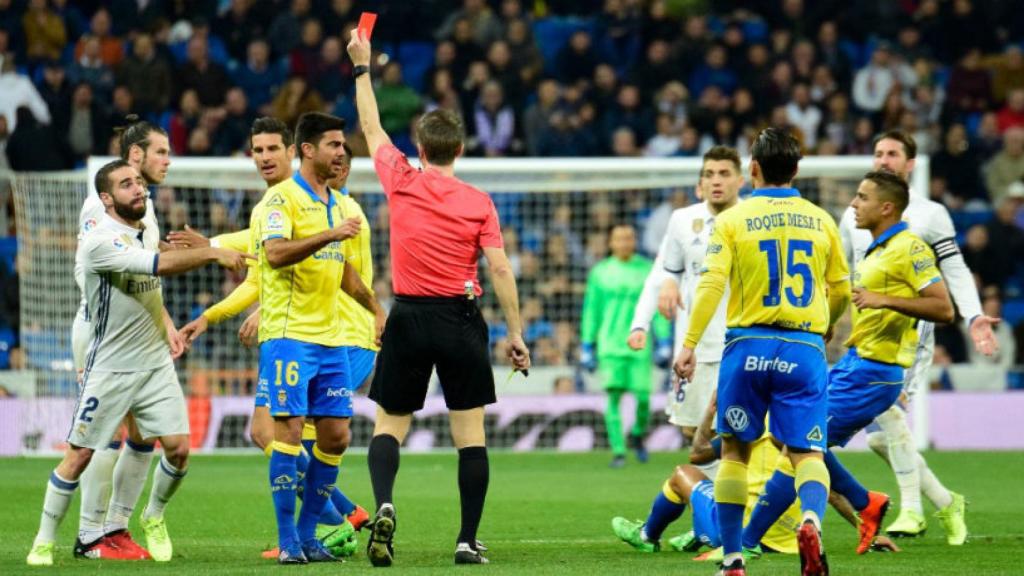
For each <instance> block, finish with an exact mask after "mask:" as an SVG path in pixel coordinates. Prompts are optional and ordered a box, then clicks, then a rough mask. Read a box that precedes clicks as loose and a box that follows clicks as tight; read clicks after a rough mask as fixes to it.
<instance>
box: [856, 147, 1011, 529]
mask: <svg viewBox="0 0 1024 576" xmlns="http://www.w3.org/2000/svg"><path fill="white" fill-rule="evenodd" d="M916 155H917V146H916V144H915V143H914V139H913V138H912V137H911V136H910V135H909V134H907V133H905V132H903V131H901V130H891V131H888V132H885V133H883V134H881V135H879V136H878V137H877V138H876V139H875V145H874V156H875V160H874V169H875V170H885V171H888V172H892V173H894V174H896V175H898V176H900V177H901V178H903V179H904V180H909V177H910V173H911V171H912V170H913V169H914V159H915V157H916ZM903 219H904V220H905V221H906V222H907V223H908V224H909V225H910V231H911V232H913V233H914V234H916V235H917V236H919V237H920V238H921V239H922V240H924V241H925V242H927V243H928V244H929V245H930V246H931V247H932V250H933V251H934V252H935V257H936V260H938V265H939V270H940V271H941V272H942V276H943V279H944V280H945V281H946V285H947V286H948V287H949V292H950V295H951V296H952V298H953V302H954V303H955V304H956V306H957V309H959V311H960V315H961V316H963V317H964V319H965V324H966V326H967V329H968V332H969V333H970V335H971V340H973V342H974V346H975V348H976V349H977V350H978V351H979V352H981V353H983V354H986V355H991V354H993V353H995V351H996V350H997V349H998V344H997V343H996V340H995V336H994V335H993V333H992V326H993V325H994V324H996V323H997V322H998V321H999V319H998V318H991V317H989V316H986V315H984V314H983V313H982V310H981V302H980V300H979V298H978V291H977V288H976V287H975V284H974V277H973V275H972V274H971V271H970V269H968V268H967V264H966V262H964V258H963V256H962V255H961V254H960V249H959V248H958V247H957V244H956V239H955V236H956V231H955V230H954V229H953V220H952V218H950V215H949V212H948V211H947V210H946V208H945V207H944V206H943V205H941V204H939V203H937V202H934V201H932V200H929V199H927V198H924V197H922V196H920V195H917V194H911V195H910V204H909V205H908V206H907V209H906V210H905V211H904V213H903ZM839 231H840V236H841V238H842V241H843V249H844V250H845V251H846V257H847V260H849V262H850V265H851V266H855V265H856V264H857V262H859V261H860V260H861V259H862V258H864V254H865V253H866V252H867V249H868V246H869V245H870V244H871V234H869V233H867V231H866V230H860V229H857V227H856V225H855V223H854V217H853V210H852V209H847V210H846V212H845V213H844V214H843V217H842V220H841V221H840V224H839ZM933 328H934V325H933V324H931V323H929V322H920V323H919V324H918V333H919V334H920V341H919V343H918V350H917V358H916V360H915V361H914V365H913V366H911V367H910V368H908V369H907V370H906V373H905V379H904V393H905V396H904V397H902V398H901V403H898V404H902V405H903V406H902V407H901V406H900V405H894V406H893V407H891V408H889V410H887V411H886V412H885V413H883V414H882V415H881V416H879V417H878V418H877V419H876V420H875V423H874V424H873V425H872V426H871V427H869V428H868V444H869V445H870V446H871V448H872V449H873V450H874V451H875V452H877V453H878V454H879V456H881V457H882V458H884V459H885V460H886V461H887V462H889V464H890V466H892V469H893V472H895V474H896V480H897V483H898V484H899V487H900V506H901V509H900V514H899V516H898V517H897V518H896V520H895V521H894V522H893V523H892V524H890V525H889V526H888V527H887V528H886V531H887V532H888V533H889V534H891V535H895V536H918V535H921V534H923V533H924V531H925V529H926V527H927V524H926V522H925V518H924V514H923V510H922V507H921V490H922V489H923V490H924V493H925V495H927V496H928V499H929V500H931V502H932V504H934V505H935V507H936V508H938V510H939V511H938V513H937V514H936V515H937V516H938V517H939V518H940V520H941V521H942V524H943V527H944V528H945V530H946V538H947V541H948V542H949V544H951V545H960V544H963V543H964V541H965V540H966V538H967V526H966V524H965V522H964V511H965V501H964V497H963V496H961V495H960V494H956V493H954V492H951V491H949V490H948V489H946V487H945V486H943V485H942V483H941V482H939V480H938V478H936V477H935V474H934V473H932V471H931V469H929V468H928V464H927V463H926V462H925V460H924V458H923V457H922V456H921V455H920V454H918V453H917V450H916V449H915V448H914V445H913V437H912V436H911V433H910V429H909V427H908V426H907V420H906V415H905V404H906V401H907V400H909V398H911V397H912V396H913V394H914V392H915V391H916V389H917V388H918V387H919V386H928V385H929V382H928V378H929V373H930V371H931V364H932V354H933V352H934V346H935V338H934V332H933Z"/></svg>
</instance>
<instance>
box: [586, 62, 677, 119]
mask: <svg viewBox="0 0 1024 576" xmlns="http://www.w3.org/2000/svg"><path fill="white" fill-rule="evenodd" d="M675 84H677V85H679V86H682V84H681V83H679V82H675ZM684 90H685V88H684ZM618 94H619V76H618V74H617V73H616V72H615V68H612V65H611V64H608V63H607V62H602V63H600V64H598V65H597V66H596V67H595V68H594V78H593V82H592V84H591V86H590V89H589V90H588V91H587V94H586V99H587V100H588V101H589V102H591V103H593V104H594V107H595V108H596V109H597V113H598V115H602V114H604V113H605V111H606V110H608V109H609V108H611V106H612V105H613V104H615V99H616V97H618ZM659 110H661V106H660V105H659ZM684 113H685V111H684Z"/></svg>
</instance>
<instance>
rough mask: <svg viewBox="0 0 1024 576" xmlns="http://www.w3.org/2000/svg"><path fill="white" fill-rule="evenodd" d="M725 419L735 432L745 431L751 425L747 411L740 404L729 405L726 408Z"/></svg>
mask: <svg viewBox="0 0 1024 576" xmlns="http://www.w3.org/2000/svg"><path fill="white" fill-rule="evenodd" d="M725 421H726V422H728V423H729V427H730V428H732V429H733V430H734V431H735V432H743V431H744V430H746V429H747V426H749V425H750V418H748V417H747V411H746V410H744V409H743V408H741V407H739V406H729V407H728V408H726V410H725Z"/></svg>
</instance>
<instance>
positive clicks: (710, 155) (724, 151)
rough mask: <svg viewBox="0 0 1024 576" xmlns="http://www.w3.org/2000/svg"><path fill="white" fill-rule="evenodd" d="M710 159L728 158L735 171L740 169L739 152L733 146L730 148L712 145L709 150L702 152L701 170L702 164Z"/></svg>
mask: <svg viewBox="0 0 1024 576" xmlns="http://www.w3.org/2000/svg"><path fill="white" fill-rule="evenodd" d="M711 160H728V161H730V162H732V164H733V166H735V167H736V172H740V171H741V170H742V168H741V164H740V154H739V152H737V151H736V149H735V148H730V147H728V146H713V147H712V148H711V149H710V150H708V151H707V152H705V153H704V160H703V161H702V162H701V170H703V169H704V164H707V163H708V162H709V161H711Z"/></svg>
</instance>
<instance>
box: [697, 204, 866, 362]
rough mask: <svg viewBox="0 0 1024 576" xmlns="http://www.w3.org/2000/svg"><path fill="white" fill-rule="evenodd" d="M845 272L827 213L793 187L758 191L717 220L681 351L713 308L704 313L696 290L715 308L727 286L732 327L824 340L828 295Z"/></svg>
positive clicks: (845, 276) (834, 228) (833, 225)
mask: <svg viewBox="0 0 1024 576" xmlns="http://www.w3.org/2000/svg"><path fill="white" fill-rule="evenodd" d="M849 274H850V272H849V268H848V267H847V264H846V259H845V257H844V255H843V249H842V245H841V243H840V239H839V229H838V227H837V226H836V223H835V220H834V219H833V218H832V216H831V215H830V214H829V213H828V212H826V211H825V210H822V209H821V208H819V207H818V206H815V205H814V204H812V203H811V202H810V201H808V200H806V199H804V198H802V197H801V196H800V193H799V192H798V191H797V190H796V189H794V188H762V189H758V190H755V191H754V193H753V194H752V195H751V197H750V198H749V199H748V200H746V201H744V202H741V203H739V204H737V205H736V206H733V207H732V208H730V209H729V210H726V211H724V212H722V213H721V214H719V216H718V218H717V219H716V221H715V229H714V232H713V233H712V235H711V241H710V243H709V244H708V252H707V256H706V257H705V258H704V269H703V270H702V271H701V279H700V283H699V284H698V287H697V297H696V298H695V302H694V306H693V313H692V314H693V316H692V318H691V321H690V329H689V331H688V332H687V335H686V345H687V346H690V347H695V346H696V344H697V342H698V341H699V340H700V334H701V333H703V331H704V327H705V326H706V325H707V321H708V320H710V313H712V312H713V311H714V308H715V307H714V306H711V310H710V311H708V310H702V309H701V308H702V307H701V306H699V305H698V304H699V303H700V301H701V292H704V293H705V295H704V296H705V299H706V300H708V301H710V298H709V297H708V295H709V294H717V297H716V298H714V301H715V302H718V300H719V299H720V298H721V294H722V292H724V289H725V283H726V282H728V283H729V288H730V295H729V305H728V309H727V319H726V325H727V326H728V327H729V328H739V327H748V326H755V325H761V326H773V327H776V328H783V329H788V330H801V331H804V332H811V333H815V334H824V333H825V331H826V330H828V327H829V320H830V312H829V299H828V293H827V289H828V287H829V286H835V285H840V284H842V283H844V282H846V281H847V280H848V279H849ZM704 316H708V318H703V317H704ZM698 330H699V331H698Z"/></svg>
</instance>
